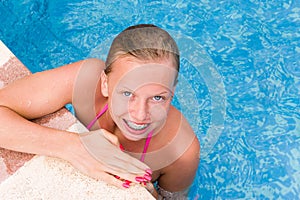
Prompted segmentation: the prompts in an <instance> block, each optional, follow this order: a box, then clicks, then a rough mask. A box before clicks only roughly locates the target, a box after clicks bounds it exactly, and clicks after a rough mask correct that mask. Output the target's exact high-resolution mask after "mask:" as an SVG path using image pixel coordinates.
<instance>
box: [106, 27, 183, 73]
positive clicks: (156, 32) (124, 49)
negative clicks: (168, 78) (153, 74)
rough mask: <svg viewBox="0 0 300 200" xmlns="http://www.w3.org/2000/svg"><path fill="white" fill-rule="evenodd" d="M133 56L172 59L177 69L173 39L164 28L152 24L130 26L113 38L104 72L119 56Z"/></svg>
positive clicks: (177, 56) (177, 62)
mask: <svg viewBox="0 0 300 200" xmlns="http://www.w3.org/2000/svg"><path fill="white" fill-rule="evenodd" d="M130 56H131V57H134V58H136V59H138V60H140V61H160V60H163V59H169V58H171V59H173V63H174V67H175V68H176V70H177V71H179V66H180V64H179V50H178V47H177V44H176V42H175V41H174V39H173V38H172V37H171V36H170V35H169V33H168V32H166V31H165V30H163V29H161V28H159V27H157V26H155V25H152V24H139V25H135V26H130V27H128V28H127V29H125V30H124V31H122V32H121V33H120V34H119V35H117V37H116V38H115V39H114V40H113V42H112V45H111V47H110V50H109V53H108V56H107V59H106V62H105V64H106V69H105V73H106V74H108V73H110V72H111V70H112V67H111V65H112V63H113V62H114V61H116V60H117V59H118V58H120V57H130Z"/></svg>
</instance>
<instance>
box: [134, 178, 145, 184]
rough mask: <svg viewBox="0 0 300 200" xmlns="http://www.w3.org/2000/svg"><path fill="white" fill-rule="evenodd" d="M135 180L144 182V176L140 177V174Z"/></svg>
mask: <svg viewBox="0 0 300 200" xmlns="http://www.w3.org/2000/svg"><path fill="white" fill-rule="evenodd" d="M135 180H136V181H137V182H140V183H141V182H144V177H140V176H137V177H135Z"/></svg>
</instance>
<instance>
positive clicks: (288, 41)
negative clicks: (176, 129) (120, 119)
mask: <svg viewBox="0 0 300 200" xmlns="http://www.w3.org/2000/svg"><path fill="white" fill-rule="evenodd" d="M0 2H1V3H0V13H1V16H0V18H1V24H0V39H1V40H3V41H4V43H5V44H6V45H7V46H8V47H9V48H10V49H11V50H12V51H13V52H14V53H15V55H16V56H17V57H18V58H19V59H20V60H21V61H22V62H23V63H24V64H25V65H26V66H27V67H29V68H30V70H32V71H33V72H36V71H41V70H45V69H50V68H54V67H57V66H59V65H63V64H66V63H69V62H73V61H77V60H79V59H84V58H87V57H93V56H96V57H99V58H102V59H104V58H105V54H106V52H107V47H108V46H109V43H110V42H111V40H110V39H111V38H112V37H113V36H115V35H116V34H117V33H119V32H120V31H121V30H123V29H124V28H125V27H127V26H129V25H132V24H137V23H153V24H156V25H158V26H160V27H163V28H165V29H166V30H168V31H169V32H170V33H171V34H172V35H173V36H174V37H175V39H176V40H177V41H178V43H179V48H180V50H181V51H182V59H181V66H182V67H181V69H182V71H181V74H180V81H179V85H178V88H177V94H176V97H175V100H174V102H173V103H174V105H175V106H176V107H178V108H179V109H181V110H182V111H183V112H184V114H185V116H186V117H187V118H188V120H189V121H190V122H191V124H192V126H193V128H194V130H195V132H196V133H197V136H198V137H199V139H200V141H201V148H202V152H201V161H200V166H199V170H198V176H197V177H196V179H195V181H194V184H193V186H192V190H191V192H190V195H189V196H190V199H298V198H299V196H300V133H299V131H300V95H299V93H300V92H299V88H300V61H299V60H300V59H299V57H300V39H299V37H300V15H299V13H300V2H299V1H295V0H294V1H292V0H289V1H287V0H281V1H261V0H244V1H231V0H226V1H225V0H221V1H216V0H211V1H207V0H201V1H151V2H150V1H143V0H140V1H126V2H125V1H115V2H113V3H110V4H106V3H105V2H104V1H103V2H101V1H84V2H82V1H78V0H72V1H67V0H64V1H57V2H55V1H46V0H31V1H9V0H2V1H0ZM0 56H1V55H0Z"/></svg>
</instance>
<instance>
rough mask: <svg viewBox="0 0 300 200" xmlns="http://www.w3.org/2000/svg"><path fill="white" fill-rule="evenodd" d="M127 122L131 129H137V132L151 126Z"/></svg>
mask: <svg viewBox="0 0 300 200" xmlns="http://www.w3.org/2000/svg"><path fill="white" fill-rule="evenodd" d="M125 122H126V124H127V125H128V126H129V127H130V128H132V129H135V130H143V129H145V128H146V127H148V126H149V124H135V123H133V122H130V121H125Z"/></svg>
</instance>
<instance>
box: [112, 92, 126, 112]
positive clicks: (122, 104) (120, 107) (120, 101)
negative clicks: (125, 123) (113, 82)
mask: <svg viewBox="0 0 300 200" xmlns="http://www.w3.org/2000/svg"><path fill="white" fill-rule="evenodd" d="M110 107H111V109H112V110H111V112H112V114H113V115H116V116H120V115H123V114H125V113H127V111H128V100H126V99H124V96H123V95H117V94H113V95H112V96H111V99H110Z"/></svg>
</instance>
